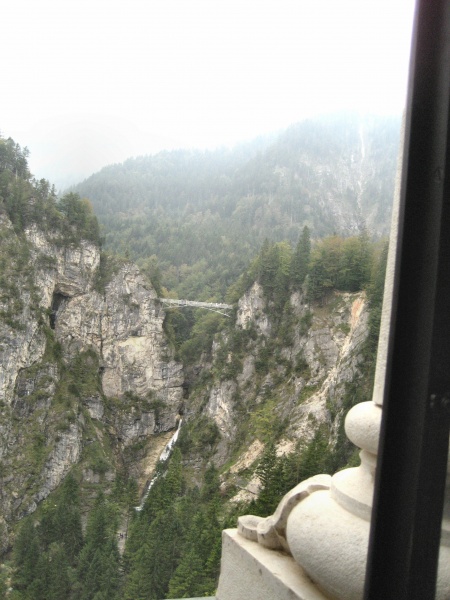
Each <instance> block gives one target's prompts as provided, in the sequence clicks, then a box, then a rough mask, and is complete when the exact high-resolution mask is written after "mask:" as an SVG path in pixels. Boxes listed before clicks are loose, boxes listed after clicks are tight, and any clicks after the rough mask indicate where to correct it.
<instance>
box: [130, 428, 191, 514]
mask: <svg viewBox="0 0 450 600" xmlns="http://www.w3.org/2000/svg"><path fill="white" fill-rule="evenodd" d="M182 422H183V419H180V421H179V423H178V427H177V430H176V431H175V433H174V434H173V436H172V437H171V438H170V440H169V441H168V442H167V444H166V445H165V446H164V450H163V451H162V452H161V454H160V456H159V462H165V461H166V460H167V459H168V458H169V456H170V455H171V453H172V450H173V447H174V446H175V443H176V441H177V439H178V434H179V433H180V428H181V423H182ZM159 475H160V474H159V473H156V474H155V475H153V477H152V478H151V480H150V482H149V484H148V487H147V489H146V491H145V494H144V495H143V496H142V500H141V502H140V504H139V506H135V507H134V510H136V511H137V512H140V511H141V510H142V509H143V508H144V504H145V501H146V500H147V498H148V495H149V493H150V490H151V489H152V487H153V485H154V483H155V481H156V480H157V479H158V477H159Z"/></svg>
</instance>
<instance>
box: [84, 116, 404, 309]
mask: <svg viewBox="0 0 450 600" xmlns="http://www.w3.org/2000/svg"><path fill="white" fill-rule="evenodd" d="M399 126H400V122H399V120H398V119H393V118H390V119H388V118H379V117H377V118H375V117H373V118H361V117H357V116H355V115H335V116H333V117H327V118H323V119H318V120H308V121H304V122H301V123H298V124H296V125H293V126H291V127H290V128H289V129H287V130H286V131H284V132H282V133H280V134H278V135H276V136H273V137H272V138H265V139H260V140H256V141H254V142H253V143H251V144H247V145H242V146H240V147H237V148H235V149H232V150H228V149H219V150H216V151H205V152H200V151H195V150H189V151H188V150H179V151H173V152H162V153H160V154H156V155H154V156H143V157H139V158H133V159H129V160H127V161H126V162H124V163H123V164H120V165H112V166H109V167H105V168H104V169H102V170H101V171H100V172H98V173H96V174H94V175H92V176H91V177H89V178H88V179H87V180H85V181H84V182H83V183H81V184H80V185H78V186H76V188H74V190H75V191H77V192H78V193H79V194H80V195H81V196H84V197H88V198H89V199H90V200H91V202H92V203H93V206H94V208H95V212H96V214H97V216H98V218H99V220H100V223H101V224H102V225H103V232H104V235H105V240H106V247H107V248H111V249H114V251H116V252H120V253H122V254H124V255H127V256H129V257H130V258H132V259H133V260H136V261H137V262H138V264H139V266H140V268H141V269H143V270H144V271H145V272H147V273H148V274H149V275H150V276H151V277H152V281H153V282H154V283H155V284H156V286H157V287H158V286H159V285H163V286H164V287H166V288H167V289H168V290H169V291H170V293H171V294H176V295H178V297H180V298H190V299H194V300H206V301H207V300H223V298H224V296H225V292H226V290H227V288H228V286H229V285H231V284H232V283H233V282H234V281H235V279H236V278H237V277H238V276H239V275H240V274H241V273H242V271H243V269H244V268H245V267H246V266H247V265H248V263H249V261H250V260H251V259H252V258H253V257H254V256H255V254H256V252H258V251H259V249H260V247H261V246H262V243H263V241H264V239H266V238H268V239H270V240H272V241H274V242H276V241H282V240H287V241H290V242H291V243H293V244H295V243H296V242H297V240H298V237H299V235H300V232H301V231H302V229H303V227H304V226H305V225H307V226H308V227H309V229H310V231H311V236H312V238H313V239H319V238H322V237H324V236H326V235H332V234H336V235H341V236H348V235H358V233H360V232H362V231H363V230H366V231H367V233H368V235H369V237H370V238H372V237H373V236H375V237H379V236H380V235H387V233H388V230H389V224H390V211H391V199H392V194H393V187H394V175H395V168H396V156H397V152H398V140H399Z"/></svg>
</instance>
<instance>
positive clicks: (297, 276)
mask: <svg viewBox="0 0 450 600" xmlns="http://www.w3.org/2000/svg"><path fill="white" fill-rule="evenodd" d="M310 256H311V233H310V230H309V227H308V226H307V225H305V226H304V227H303V231H302V233H301V235H300V238H299V240H298V243H297V247H296V249H295V252H294V255H293V257H292V263H291V285H292V287H293V289H296V290H299V289H300V288H301V286H302V285H303V283H304V281H305V277H306V276H307V275H308V271H309V260H310Z"/></svg>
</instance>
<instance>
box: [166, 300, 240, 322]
mask: <svg viewBox="0 0 450 600" xmlns="http://www.w3.org/2000/svg"><path fill="white" fill-rule="evenodd" d="M158 300H159V301H160V302H161V304H164V305H165V306H168V307H178V308H185V307H188V306H191V307H194V308H205V309H206V310H211V311H213V312H217V313H219V314H220V315H225V316H226V317H229V316H230V315H229V314H228V313H227V312H224V311H230V310H232V309H233V306H232V305H231V304H222V303H220V302H196V301H195V300H175V299H174V298H158Z"/></svg>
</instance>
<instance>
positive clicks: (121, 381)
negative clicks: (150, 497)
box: [0, 217, 184, 549]
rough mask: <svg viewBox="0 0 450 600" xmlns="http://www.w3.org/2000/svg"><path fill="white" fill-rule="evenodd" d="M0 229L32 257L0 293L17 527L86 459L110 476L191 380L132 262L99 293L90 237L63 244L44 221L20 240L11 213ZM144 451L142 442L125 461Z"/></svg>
mask: <svg viewBox="0 0 450 600" xmlns="http://www.w3.org/2000/svg"><path fill="white" fill-rule="evenodd" d="M0 229H1V231H2V232H3V233H4V235H5V236H8V240H10V243H11V244H15V246H14V247H17V249H18V254H20V252H21V253H23V255H24V256H26V257H27V259H28V269H24V268H22V269H21V270H20V271H19V270H18V271H17V272H18V275H17V279H16V280H15V282H14V286H15V287H14V288H11V289H13V292H14V297H13V296H12V295H11V294H10V296H6V295H4V296H2V297H1V298H0V305H1V306H0V309H1V316H3V318H0V413H1V414H0V458H1V460H2V469H1V473H0V478H1V483H0V515H1V516H2V523H3V525H2V527H3V528H4V529H5V530H8V529H9V528H10V526H11V524H12V523H13V522H14V521H15V520H17V519H19V518H21V517H22V516H24V515H26V514H29V513H30V512H33V511H34V510H35V509H36V507H37V505H38V503H39V502H40V501H42V500H43V499H45V498H46V497H47V496H48V495H49V494H50V492H51V491H52V490H54V489H55V488H56V487H57V486H58V485H59V484H60V482H61V481H62V479H63V478H64V477H65V476H66V475H67V473H68V472H69V470H70V469H71V468H73V467H74V466H76V465H78V463H80V464H82V465H83V472H85V473H91V474H92V473H94V474H95V476H94V475H93V477H94V479H96V480H97V479H101V477H102V476H105V477H108V478H109V479H113V478H114V473H115V469H116V466H117V465H119V464H122V463H123V460H124V458H123V452H124V451H125V449H127V448H131V447H133V445H135V444H137V443H139V444H140V445H141V446H142V444H144V443H145V442H146V440H148V439H149V438H151V436H153V435H154V434H157V433H159V432H164V431H169V430H172V429H174V428H175V427H176V425H177V420H178V418H179V417H178V415H179V411H180V408H181V404H182V395H183V390H182V384H183V380H184V378H183V368H182V365H181V364H179V363H177V362H175V361H174V360H173V352H172V350H171V348H170V346H169V344H168V342H167V340H166V336H165V333H164V330H163V321H164V317H165V314H164V311H163V309H162V308H161V306H160V305H159V302H158V300H157V297H156V293H155V291H154V290H153V288H152V287H151V286H150V285H149V284H148V283H146V282H145V281H144V279H143V277H142V276H141V274H140V272H139V270H138V269H137V268H136V267H135V266H133V265H131V264H129V263H124V264H123V265H122V266H121V267H120V268H118V269H116V272H115V273H114V274H112V275H111V277H110V281H109V283H108V284H107V285H106V286H105V287H104V289H101V287H100V286H99V285H98V273H99V268H100V261H101V253H100V248H99V247H98V246H97V245H96V244H94V243H93V242H90V241H87V240H81V241H79V243H64V242H63V241H61V240H60V239H58V236H57V235H56V233H54V234H53V233H51V232H50V233H49V232H48V231H46V232H44V231H42V230H41V229H39V228H38V227H37V226H36V225H32V226H31V227H29V228H28V229H27V230H26V231H25V233H24V236H23V238H21V237H20V236H17V235H16V234H15V233H14V231H13V229H12V227H11V224H10V222H9V221H8V219H7V218H6V217H3V219H2V223H1V224H0ZM19 251H20V252H19ZM10 315H11V316H10ZM144 452H145V448H144ZM142 459H143V456H142V450H141V454H140V455H139V457H136V459H135V458H133V455H132V454H130V453H129V452H128V454H127V458H126V460H131V461H132V462H133V461H134V460H135V461H136V463H137V462H138V461H142ZM133 464H134V463H133ZM133 464H132V465H131V466H130V468H132V467H133ZM91 479H92V477H91ZM5 536H6V537H5V538H4V539H5V540H6V541H5V543H4V544H3V546H5V548H6V547H7V545H8V543H7V534H6V533H5ZM5 548H3V549H5Z"/></svg>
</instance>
